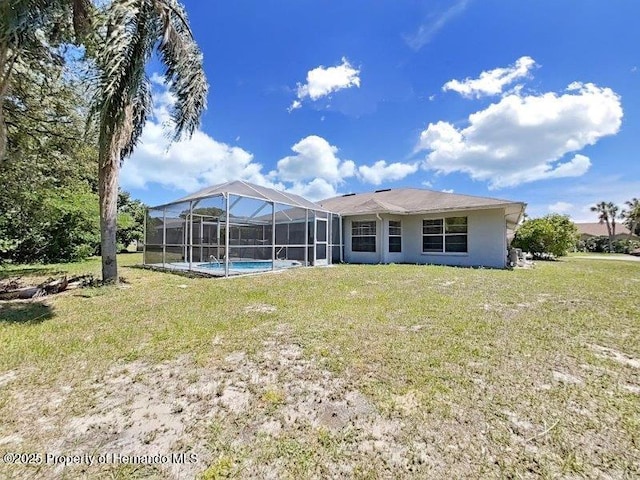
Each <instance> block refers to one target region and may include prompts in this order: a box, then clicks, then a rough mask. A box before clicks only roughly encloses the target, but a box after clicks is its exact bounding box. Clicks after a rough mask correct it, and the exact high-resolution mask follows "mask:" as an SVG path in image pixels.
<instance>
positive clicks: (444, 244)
mask: <svg viewBox="0 0 640 480" xmlns="http://www.w3.org/2000/svg"><path fill="white" fill-rule="evenodd" d="M451 218H464V219H465V224H464V226H465V227H466V231H465V232H447V220H448V219H451ZM437 220H439V221H440V224H441V227H442V232H441V233H424V222H425V221H431V222H433V221H437ZM454 225H455V224H454ZM457 226H460V225H457ZM458 235H465V236H466V237H467V249H466V250H465V251H464V252H447V251H446V250H447V237H452V236H458ZM424 237H441V238H442V249H441V250H425V249H424ZM422 239H423V241H422V254H423V255H432V254H436V255H468V254H469V217H468V216H459V215H456V216H452V217H439V218H423V219H422Z"/></svg>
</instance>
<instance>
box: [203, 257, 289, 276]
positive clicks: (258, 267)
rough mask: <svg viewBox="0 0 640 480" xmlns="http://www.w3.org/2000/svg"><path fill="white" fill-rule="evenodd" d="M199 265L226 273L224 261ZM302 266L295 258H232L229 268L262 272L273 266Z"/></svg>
mask: <svg viewBox="0 0 640 480" xmlns="http://www.w3.org/2000/svg"><path fill="white" fill-rule="evenodd" d="M197 266H198V267H199V268H205V269H207V270H213V271H215V272H223V273H224V262H208V263H199V264H198V265H197ZM300 266H302V263H300V262H298V261H295V260H276V261H275V264H274V262H273V261H272V260H246V261H243V260H232V261H230V262H229V270H235V271H238V270H239V271H242V272H260V271H264V270H271V269H273V268H291V267H300Z"/></svg>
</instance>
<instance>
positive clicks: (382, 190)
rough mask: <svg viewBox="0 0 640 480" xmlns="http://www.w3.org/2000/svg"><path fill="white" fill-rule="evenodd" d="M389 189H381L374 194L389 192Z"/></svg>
mask: <svg viewBox="0 0 640 480" xmlns="http://www.w3.org/2000/svg"><path fill="white" fill-rule="evenodd" d="M390 191H391V189H390V188H382V189H380V190H376V191H375V193H381V192H390Z"/></svg>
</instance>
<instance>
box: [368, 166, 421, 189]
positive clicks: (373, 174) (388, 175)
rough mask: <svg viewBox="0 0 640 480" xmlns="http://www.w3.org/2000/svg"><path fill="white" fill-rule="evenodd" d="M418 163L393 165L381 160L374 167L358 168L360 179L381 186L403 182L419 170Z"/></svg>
mask: <svg viewBox="0 0 640 480" xmlns="http://www.w3.org/2000/svg"><path fill="white" fill-rule="evenodd" d="M418 166H419V165H418V163H401V162H396V163H391V164H387V162H385V161H384V160H379V161H377V162H376V163H374V164H373V165H372V166H367V165H362V166H360V167H358V173H359V175H360V177H361V178H362V179H363V180H364V181H365V182H368V183H371V184H373V185H380V184H381V183H383V182H393V181H395V180H401V179H403V178H404V177H406V176H407V175H411V174H412V173H415V172H416V171H417V170H418Z"/></svg>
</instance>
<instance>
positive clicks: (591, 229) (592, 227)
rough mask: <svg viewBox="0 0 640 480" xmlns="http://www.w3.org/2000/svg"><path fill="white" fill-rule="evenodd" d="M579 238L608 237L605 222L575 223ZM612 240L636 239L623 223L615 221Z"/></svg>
mask: <svg viewBox="0 0 640 480" xmlns="http://www.w3.org/2000/svg"><path fill="white" fill-rule="evenodd" d="M576 227H578V233H579V234H580V240H587V239H589V238H592V237H609V231H608V230H607V225H606V224H605V223H597V222H596V223H576ZM613 238H614V240H627V239H637V238H638V237H637V236H636V235H632V234H631V230H629V229H628V228H627V227H626V226H625V225H624V224H621V223H616V234H615V235H614V237H613Z"/></svg>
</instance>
